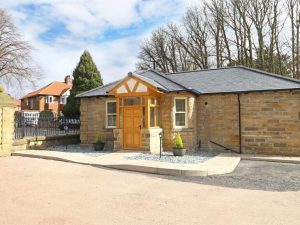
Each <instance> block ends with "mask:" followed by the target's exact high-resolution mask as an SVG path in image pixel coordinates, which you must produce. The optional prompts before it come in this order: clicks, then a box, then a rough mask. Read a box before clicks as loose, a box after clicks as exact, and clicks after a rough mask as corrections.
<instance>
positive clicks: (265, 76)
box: [76, 66, 300, 97]
mask: <svg viewBox="0 0 300 225" xmlns="http://www.w3.org/2000/svg"><path fill="white" fill-rule="evenodd" d="M134 76H137V77H139V78H140V79H143V80H144V81H145V82H148V83H150V84H151V85H153V86H155V87H157V88H159V89H161V90H163V91H165V92H177V91H188V92H192V93H194V94H196V95H200V94H215V93H238V92H253V91H270V90H290V89H300V81H299V80H296V79H292V78H288V77H285V76H280V75H276V74H272V73H268V72H264V71H261V70H256V69H251V68H248V67H244V66H236V67H225V68H218V69H208V70H196V71H188V72H179V73H172V74H166V75H163V74H160V73H158V72H157V71H154V70H151V69H150V70H147V71H144V72H142V73H140V74H139V75H134ZM119 82H120V80H119V81H116V82H113V83H110V84H107V85H104V86H101V87H98V88H95V89H92V90H90V91H87V92H83V93H81V94H79V95H77V96H76V97H92V96H106V95H107V91H109V90H110V89H112V88H113V87H114V86H115V85H116V84H118V83H119Z"/></svg>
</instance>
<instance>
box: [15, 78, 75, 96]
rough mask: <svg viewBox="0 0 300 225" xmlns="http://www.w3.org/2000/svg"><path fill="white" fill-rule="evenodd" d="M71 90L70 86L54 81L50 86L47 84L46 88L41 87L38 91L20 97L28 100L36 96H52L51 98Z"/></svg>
mask: <svg viewBox="0 0 300 225" xmlns="http://www.w3.org/2000/svg"><path fill="white" fill-rule="evenodd" d="M71 88H72V85H68V84H66V83H64V82H59V81H54V82H52V83H50V84H47V85H46V86H44V87H42V88H41V89H39V90H36V91H33V92H30V93H28V94H27V95H25V96H24V97H22V98H21V99H24V98H29V97H33V96H37V95H53V96H61V95H63V94H64V93H65V92H67V91H68V90H70V89H71Z"/></svg>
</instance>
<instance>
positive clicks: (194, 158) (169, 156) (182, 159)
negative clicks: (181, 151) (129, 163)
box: [126, 151, 218, 164]
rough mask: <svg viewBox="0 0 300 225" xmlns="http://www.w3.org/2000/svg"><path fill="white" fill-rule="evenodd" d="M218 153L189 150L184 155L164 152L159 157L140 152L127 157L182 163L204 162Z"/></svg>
mask: <svg viewBox="0 0 300 225" xmlns="http://www.w3.org/2000/svg"><path fill="white" fill-rule="evenodd" d="M216 155H218V153H217V152H213V151H196V152H187V153H186V154H185V155H184V156H173V153H172V152H163V153H162V157H161V158H159V154H151V153H138V154H136V155H134V156H129V157H126V159H129V160H151V161H161V162H168V163H180V164H197V163H203V162H205V161H206V160H209V159H211V158H213V157H215V156H216Z"/></svg>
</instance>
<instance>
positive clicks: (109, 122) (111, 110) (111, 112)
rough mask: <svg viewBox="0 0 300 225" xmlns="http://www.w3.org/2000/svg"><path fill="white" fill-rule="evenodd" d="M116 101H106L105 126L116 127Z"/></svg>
mask: <svg viewBox="0 0 300 225" xmlns="http://www.w3.org/2000/svg"><path fill="white" fill-rule="evenodd" d="M116 118H117V110H116V102H115V101H110V102H106V127H116Z"/></svg>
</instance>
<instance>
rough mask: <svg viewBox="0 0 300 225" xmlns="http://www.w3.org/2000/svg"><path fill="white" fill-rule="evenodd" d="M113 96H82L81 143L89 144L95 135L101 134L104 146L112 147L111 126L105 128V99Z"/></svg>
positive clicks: (94, 138) (92, 141) (112, 134)
mask: <svg viewBox="0 0 300 225" xmlns="http://www.w3.org/2000/svg"><path fill="white" fill-rule="evenodd" d="M114 99H115V98H113V97H112V98H103V97H93V98H82V99H81V102H80V112H81V115H80V140H81V144H82V145H91V144H92V143H94V142H95V140H96V137H97V135H102V136H103V137H104V140H105V146H106V148H113V147H114V133H113V128H106V101H108V100H114Z"/></svg>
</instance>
